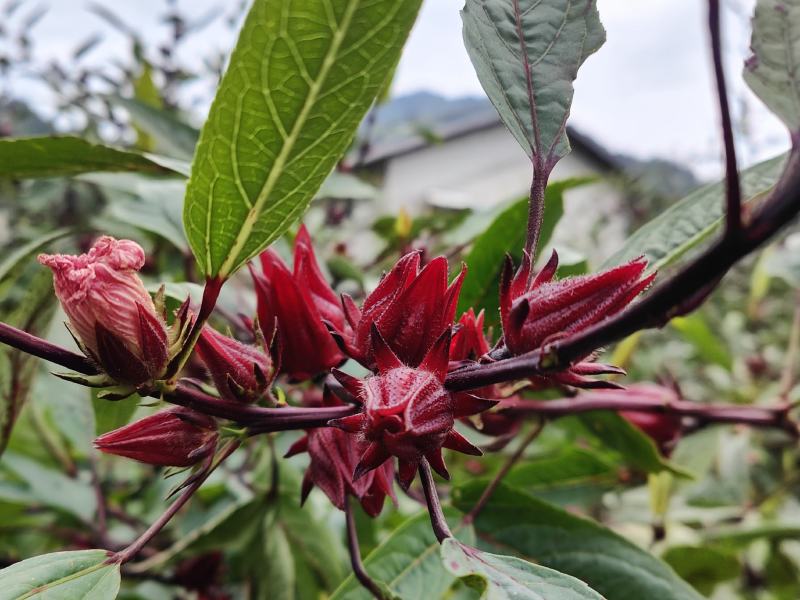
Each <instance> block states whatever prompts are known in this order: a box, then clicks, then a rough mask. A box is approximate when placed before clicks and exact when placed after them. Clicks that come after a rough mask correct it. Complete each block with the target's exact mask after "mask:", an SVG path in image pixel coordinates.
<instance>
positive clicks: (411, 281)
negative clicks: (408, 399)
mask: <svg viewBox="0 0 800 600" xmlns="http://www.w3.org/2000/svg"><path fill="white" fill-rule="evenodd" d="M419 264H420V255H419V252H411V253H409V254H406V255H405V256H403V257H402V258H401V259H400V260H399V261H397V264H395V266H394V267H393V268H392V270H391V271H389V273H388V274H386V275H385V276H384V277H383V279H381V282H380V283H379V284H378V287H376V288H375V290H374V291H373V292H372V293H371V294H369V295H368V296H367V297H366V299H365V300H364V303H363V305H362V307H361V309H359V308H358V307H357V306H356V304H355V302H354V301H353V299H352V298H350V297H349V296H347V295H343V296H342V303H343V305H344V309H345V317H346V318H347V322H348V324H349V326H350V328H351V329H352V333H351V334H350V335H348V333H347V331H344V330H342V329H339V328H336V327H333V329H334V330H335V335H336V337H337V339H338V340H339V342H340V344H341V345H342V347H343V348H344V349H345V350H346V352H347V354H348V355H349V356H350V357H351V358H354V359H355V360H357V361H358V362H360V363H361V364H362V365H364V366H365V367H367V368H369V369H372V370H374V369H375V361H376V359H375V349H374V348H373V345H372V344H373V338H372V335H371V328H372V326H373V325H375V326H376V327H377V328H378V331H380V333H381V335H382V336H383V338H384V339H386V340H387V341H388V342H389V346H390V347H391V349H392V351H393V352H394V353H395V354H396V355H397V357H398V358H399V359H400V361H401V362H402V363H403V364H405V365H408V366H412V367H413V366H417V365H419V364H420V363H421V362H422V360H423V359H424V357H425V355H426V354H427V352H428V350H429V349H430V348H431V346H433V343H434V342H435V341H436V340H437V339H438V338H439V337H440V336H441V335H442V333H444V332H445V331H446V330H449V329H450V326H451V325H452V324H453V318H454V317H455V312H456V304H457V303H458V294H459V292H460V291H461V283H462V282H463V280H464V275H465V274H466V267H463V268H462V269H461V273H460V274H459V275H458V277H456V278H455V280H454V281H453V282H452V283H451V284H450V285H449V286H448V284H447V271H448V267H447V259H446V258H445V257H443V256H439V257H437V258H434V259H433V260H432V261H431V262H430V263H428V264H427V265H426V266H425V267H424V268H423V269H422V270H420V267H419Z"/></svg>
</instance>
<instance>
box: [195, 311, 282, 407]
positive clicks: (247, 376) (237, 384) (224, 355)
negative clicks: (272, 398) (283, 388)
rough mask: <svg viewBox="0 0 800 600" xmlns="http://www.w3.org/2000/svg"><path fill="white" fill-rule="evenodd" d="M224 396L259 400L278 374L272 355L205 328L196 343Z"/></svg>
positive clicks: (230, 398) (218, 389) (253, 400)
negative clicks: (276, 373)
mask: <svg viewBox="0 0 800 600" xmlns="http://www.w3.org/2000/svg"><path fill="white" fill-rule="evenodd" d="M195 348H196V350H197V354H198V356H199V357H200V360H202V361H203V364H205V366H206V368H207V369H208V371H209V373H210V374H211V379H212V380H213V381H214V385H215V386H216V387H217V391H218V392H219V394H220V396H222V397H223V398H226V399H228V400H237V401H240V402H255V401H257V400H258V399H260V398H261V397H263V396H264V395H266V394H268V393H269V390H270V387H271V386H272V381H273V379H274V376H275V371H276V369H275V367H274V365H273V362H272V357H271V356H270V355H269V354H267V353H266V352H264V351H263V350H261V349H260V348H257V347H256V346H251V345H248V344H243V343H242V342H239V341H237V340H234V339H232V338H229V337H228V336H226V335H223V334H221V333H219V332H218V331H216V330H214V329H212V328H211V327H209V326H207V325H206V326H205V327H204V328H203V331H202V333H201V334H200V338H199V339H198V340H197V345H196V346H195Z"/></svg>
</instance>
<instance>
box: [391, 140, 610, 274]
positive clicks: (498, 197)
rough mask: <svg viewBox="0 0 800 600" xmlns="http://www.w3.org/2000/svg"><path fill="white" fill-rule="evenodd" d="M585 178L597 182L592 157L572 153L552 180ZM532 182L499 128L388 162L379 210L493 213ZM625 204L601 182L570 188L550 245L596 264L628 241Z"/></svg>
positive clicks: (516, 149)
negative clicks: (466, 209) (449, 209)
mask: <svg viewBox="0 0 800 600" xmlns="http://www.w3.org/2000/svg"><path fill="white" fill-rule="evenodd" d="M584 175H598V176H601V177H602V174H601V173H600V171H599V170H598V168H597V167H596V166H595V165H594V164H593V162H592V161H591V160H590V158H589V157H588V156H586V155H585V154H584V153H582V152H581V151H580V150H576V151H573V152H572V153H571V154H569V155H568V156H567V157H565V158H564V159H562V160H561V161H560V162H559V164H558V165H557V166H556V168H555V170H554V172H553V174H552V176H551V181H558V180H560V179H566V178H570V177H576V176H584ZM530 181H531V165H530V160H529V159H528V157H527V155H526V154H525V152H524V151H523V150H522V149H521V148H520V146H519V144H517V142H516V140H515V139H514V138H513V137H512V136H511V135H510V134H509V132H508V131H507V130H506V129H505V128H504V127H503V126H502V125H500V124H498V125H497V126H496V127H488V128H485V129H481V130H478V131H475V132H472V133H469V134H466V135H462V136H459V137H455V138H452V139H450V140H447V141H445V142H443V143H440V144H434V145H430V146H427V147H424V148H421V149H418V150H414V151H411V152H408V153H406V154H401V155H398V156H394V157H391V158H389V159H388V162H387V165H386V171H385V174H384V182H383V188H382V197H383V206H382V208H383V209H384V210H385V211H386V212H389V213H396V212H398V211H399V210H400V209H401V208H404V209H405V210H407V211H408V212H409V213H411V214H418V213H420V212H422V211H424V210H425V208H426V207H427V206H429V205H437V206H449V207H453V208H456V207H469V208H472V209H475V210H482V209H490V208H492V207H494V206H496V205H497V204H499V203H501V202H505V201H508V200H512V199H515V198H519V197H521V196H523V195H526V194H527V193H528V189H529V187H530ZM623 201H624V198H623V195H622V192H621V190H620V189H618V188H617V187H615V186H614V185H613V184H611V183H610V182H608V181H605V180H604V181H600V182H598V183H596V184H592V185H587V186H583V187H580V188H576V189H574V190H570V191H568V192H567V194H566V196H565V207H564V218H563V219H562V221H561V224H560V226H559V227H558V228H557V230H556V232H555V236H554V240H553V241H554V245H555V246H556V248H558V247H563V246H568V247H571V248H573V249H575V250H578V251H580V252H582V253H583V254H585V255H586V256H588V257H589V259H590V263H591V264H593V265H596V264H598V263H599V262H601V261H602V259H603V258H604V257H605V256H608V255H609V254H611V253H612V252H613V251H614V250H615V249H616V248H617V247H618V246H619V245H620V244H621V243H622V241H623V240H624V238H625V225H626V223H625V219H624V217H623V216H622V215H623V213H622V211H621V210H620V207H621V203H622V202H623ZM521 226H524V224H521Z"/></svg>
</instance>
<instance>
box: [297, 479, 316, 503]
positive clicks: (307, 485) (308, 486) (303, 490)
mask: <svg viewBox="0 0 800 600" xmlns="http://www.w3.org/2000/svg"><path fill="white" fill-rule="evenodd" d="M312 489H314V480H313V479H312V477H311V472H310V471H308V470H306V473H305V475H303V484H302V486H301V487H300V506H303V505H304V504H305V503H306V500H308V495H309V494H310V493H311V490H312Z"/></svg>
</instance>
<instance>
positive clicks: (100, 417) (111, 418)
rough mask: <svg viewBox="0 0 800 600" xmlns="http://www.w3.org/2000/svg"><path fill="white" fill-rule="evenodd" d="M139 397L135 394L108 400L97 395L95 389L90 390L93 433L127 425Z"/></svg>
mask: <svg viewBox="0 0 800 600" xmlns="http://www.w3.org/2000/svg"><path fill="white" fill-rule="evenodd" d="M141 400H142V399H141V398H140V397H139V396H138V395H137V394H133V395H132V396H130V397H128V398H125V399H124V400H117V401H115V402H110V401H108V400H101V399H100V398H98V397H97V390H92V406H93V407H94V426H95V435H103V434H104V433H107V432H109V431H111V430H112V429H118V428H120V427H123V426H124V425H127V424H128V423H129V422H130V420H131V417H133V413H135V412H136V409H137V408H139V402H141Z"/></svg>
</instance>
